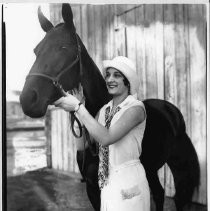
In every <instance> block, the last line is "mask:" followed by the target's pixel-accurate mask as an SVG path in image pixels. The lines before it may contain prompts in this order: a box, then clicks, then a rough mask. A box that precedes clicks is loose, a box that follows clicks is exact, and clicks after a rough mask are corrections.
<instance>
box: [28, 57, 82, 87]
mask: <svg viewBox="0 0 210 211" xmlns="http://www.w3.org/2000/svg"><path fill="white" fill-rule="evenodd" d="M78 61H80V57H79V55H77V58H76V59H75V60H74V61H73V62H72V63H71V64H70V65H69V66H67V67H66V68H65V69H64V70H63V71H61V72H60V73H59V74H58V75H57V76H56V77H52V76H49V75H47V74H44V73H29V74H28V75H27V77H26V80H27V79H28V77H31V76H39V77H43V78H46V79H49V80H50V81H52V82H53V83H58V82H59V79H60V77H61V76H62V75H63V74H64V73H65V72H67V71H68V70H69V69H71V68H72V67H73V66H74V65H75V64H76V63H77V62H78Z"/></svg>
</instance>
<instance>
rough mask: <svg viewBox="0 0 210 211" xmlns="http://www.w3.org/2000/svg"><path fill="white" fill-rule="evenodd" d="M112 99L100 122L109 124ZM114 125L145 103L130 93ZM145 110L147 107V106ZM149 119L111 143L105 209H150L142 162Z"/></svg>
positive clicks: (103, 191)
mask: <svg viewBox="0 0 210 211" xmlns="http://www.w3.org/2000/svg"><path fill="white" fill-rule="evenodd" d="M108 106H110V107H111V108H112V101H110V102H109V103H108V104H106V105H105V106H103V107H102V109H101V110H100V113H99V118H98V121H99V123H101V124H102V125H105V110H106V108H107V107H108ZM119 106H120V108H121V109H120V111H118V112H117V113H116V114H115V115H114V117H113V119H112V121H111V125H110V127H112V125H114V124H115V123H116V122H117V120H118V119H119V118H120V117H121V116H122V114H123V113H124V112H125V111H126V110H127V109H128V108H130V107H132V106H141V107H143V108H144V104H143V103H142V102H141V101H139V100H136V99H135V98H134V97H133V96H132V95H129V96H128V97H127V98H126V99H125V100H124V101H123V102H122V103H121V104H120V105H119ZM144 110H145V108H144ZM145 125H146V119H145V120H144V121H143V122H142V123H141V124H139V125H137V126H136V127H135V128H133V129H132V130H131V131H130V132H129V133H128V134H127V135H126V136H124V137H123V138H122V139H121V140H119V141H118V142H116V143H114V144H112V145H109V176H108V182H107V185H105V186H104V187H103V188H102V190H101V211H149V210H150V192H149V186H148V182H147V179H146V175H145V171H144V168H143V166H142V164H141V163H140V160H139V156H140V154H141V142H142V138H143V134H144V130H145Z"/></svg>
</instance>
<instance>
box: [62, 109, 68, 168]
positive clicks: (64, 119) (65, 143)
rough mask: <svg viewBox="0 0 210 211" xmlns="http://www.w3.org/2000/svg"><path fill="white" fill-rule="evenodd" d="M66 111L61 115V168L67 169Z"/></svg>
mask: <svg viewBox="0 0 210 211" xmlns="http://www.w3.org/2000/svg"><path fill="white" fill-rule="evenodd" d="M67 115H68V114H67V113H66V112H63V115H62V124H63V126H62V128H63V170H64V171H67V170H68V150H67V149H68V148H67V142H68V130H69V128H68V119H67Z"/></svg>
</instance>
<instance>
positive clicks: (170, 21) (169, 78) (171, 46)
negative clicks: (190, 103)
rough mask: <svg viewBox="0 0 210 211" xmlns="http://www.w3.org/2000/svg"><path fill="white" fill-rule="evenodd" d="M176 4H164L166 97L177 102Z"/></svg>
mask: <svg viewBox="0 0 210 211" xmlns="http://www.w3.org/2000/svg"><path fill="white" fill-rule="evenodd" d="M174 15H175V14H174V5H164V53H165V67H164V68H165V99H166V100H168V101H169V102H172V103H175V104H176V96H177V95H176V77H175V76H176V72H175V71H176V63H175V38H174V29H175V25H174V21H175V17H174Z"/></svg>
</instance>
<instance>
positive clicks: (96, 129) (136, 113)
mask: <svg viewBox="0 0 210 211" xmlns="http://www.w3.org/2000/svg"><path fill="white" fill-rule="evenodd" d="M77 114H78V115H79V117H80V119H81V120H82V122H83V124H84V125H85V127H86V128H87V130H88V131H89V133H90V135H91V136H92V137H93V138H94V139H95V140H96V141H97V142H99V143H101V144H102V145H104V146H107V145H111V144H113V143H115V142H117V141H118V140H119V139H121V138H122V137H123V136H125V135H126V134H127V133H128V132H129V131H130V130H131V129H132V128H134V127H135V126H137V125H138V124H140V123H141V122H142V121H143V120H144V118H145V113H144V109H143V108H142V107H141V106H134V107H131V108H129V109H128V110H127V111H125V113H124V114H123V115H122V116H121V117H120V118H119V120H118V121H117V122H116V123H115V124H114V125H112V127H110V128H109V129H107V128H105V127H104V126H102V125H101V124H99V123H98V122H97V121H96V120H95V119H94V118H93V117H92V116H91V115H90V114H89V113H88V111H87V110H86V108H85V107H84V106H83V105H81V106H80V108H79V110H78V111H77Z"/></svg>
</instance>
